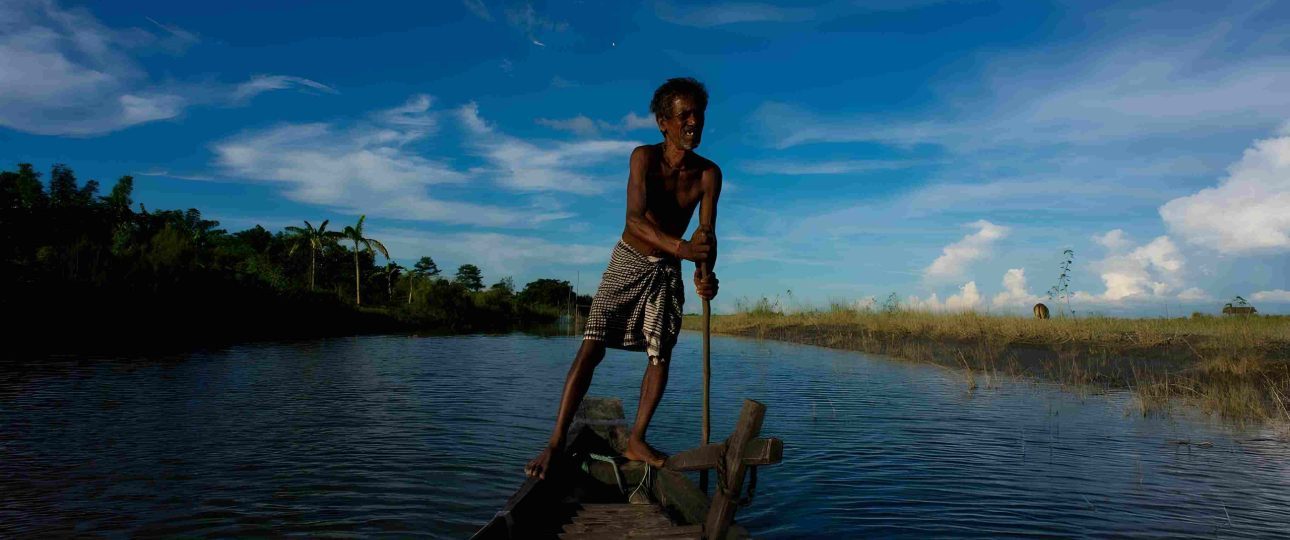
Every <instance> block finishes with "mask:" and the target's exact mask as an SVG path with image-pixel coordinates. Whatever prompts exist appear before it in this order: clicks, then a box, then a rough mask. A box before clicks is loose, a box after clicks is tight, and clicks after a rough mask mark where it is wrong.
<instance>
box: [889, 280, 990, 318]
mask: <svg viewBox="0 0 1290 540" xmlns="http://www.w3.org/2000/svg"><path fill="white" fill-rule="evenodd" d="M905 304H906V307H908V308H910V309H914V310H922V311H971V310H975V309H977V308H978V307H980V306H981V293H980V292H978V291H977V289H976V282H975V281H969V282H967V283H964V284H963V286H961V287H959V292H958V293H957V294H953V295H950V297H949V298H946V299H945V301H944V302H941V300H940V299H939V298H938V297H937V296H936V293H932V294H931V295H930V296H928V297H927V298H919V297H917V296H910V297H909V298H907V299H906V300H905Z"/></svg>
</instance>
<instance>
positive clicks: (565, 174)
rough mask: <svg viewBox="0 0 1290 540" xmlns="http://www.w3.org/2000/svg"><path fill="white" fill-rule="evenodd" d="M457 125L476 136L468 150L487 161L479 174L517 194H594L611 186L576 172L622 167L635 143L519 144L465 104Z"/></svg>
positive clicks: (603, 181)
mask: <svg viewBox="0 0 1290 540" xmlns="http://www.w3.org/2000/svg"><path fill="white" fill-rule="evenodd" d="M457 116H458V118H459V120H460V121H461V123H462V124H463V125H464V126H465V127H466V128H467V129H468V130H470V131H471V132H472V133H474V134H475V135H476V136H475V137H474V139H473V140H472V141H471V146H473V149H474V151H475V152H476V153H478V154H479V155H481V156H482V157H484V159H486V160H488V162H489V166H488V167H486V168H484V169H482V170H481V172H484V173H487V174H490V175H492V176H493V177H494V178H495V180H496V181H497V182H498V183H499V184H500V185H502V186H504V187H507V188H509V189H514V190H518V191H562V192H567V193H574V194H579V195H595V194H599V193H603V192H604V191H606V190H607V189H608V188H609V187H610V186H611V185H613V182H612V181H610V180H607V179H603V178H597V177H594V176H592V175H590V174H588V173H585V172H582V171H581V170H580V169H586V168H587V167H590V166H595V165H599V164H602V163H605V162H607V161H612V160H618V161H620V162H622V163H626V162H627V160H628V158H629V156H630V155H631V152H632V150H633V149H635V148H636V147H637V146H640V144H641V143H640V142H637V141H623V140H607V139H592V140H582V141H576V142H553V143H552V142H534V141H525V140H520V139H518V138H515V137H511V136H509V135H506V134H504V133H500V132H498V131H496V130H494V129H493V128H492V127H491V126H489V125H488V123H487V122H486V121H485V120H484V119H483V118H482V117H481V116H480V115H479V106H478V105H477V104H475V103H473V102H472V103H467V104H466V105H463V106H462V107H461V108H459V109H458V111H457Z"/></svg>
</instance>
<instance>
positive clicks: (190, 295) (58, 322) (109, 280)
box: [0, 163, 572, 352]
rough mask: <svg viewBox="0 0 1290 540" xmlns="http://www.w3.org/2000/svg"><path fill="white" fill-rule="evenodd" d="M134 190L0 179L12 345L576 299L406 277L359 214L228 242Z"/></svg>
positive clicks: (565, 289)
mask: <svg viewBox="0 0 1290 540" xmlns="http://www.w3.org/2000/svg"><path fill="white" fill-rule="evenodd" d="M133 187H134V179H133V178H131V177H130V176H122V177H121V178H119V179H118V180H117V181H116V182H115V183H114V184H113V186H112V188H111V190H109V191H108V192H107V193H106V194H100V185H99V183H98V182H97V181H95V180H89V181H86V182H84V183H83V184H82V183H81V182H79V181H78V180H77V178H76V176H75V174H74V173H73V172H72V170H71V169H70V168H68V167H66V166H64V165H55V166H53V168H52V170H51V171H50V172H49V176H48V181H44V180H43V179H42V175H41V173H39V172H37V171H35V170H34V169H33V168H32V166H31V165H30V164H26V163H23V164H19V165H18V168H17V170H16V171H3V172H0V242H2V245H0V255H2V257H0V258H2V260H0V272H3V274H4V275H5V276H6V281H7V287H6V288H7V289H8V291H7V292H6V293H5V294H4V295H2V296H0V307H3V308H4V309H5V313H7V314H10V315H11V316H14V317H16V318H17V319H18V322H17V323H15V324H14V325H11V328H10V330H11V331H13V332H14V333H13V335H14V336H16V337H17V341H18V343H16V345H17V347H18V348H19V349H29V350H33V351H43V352H52V351H60V350H66V351H90V350H108V349H146V348H151V347H152V346H161V347H174V346H179V347H187V346H191V345H193V344H200V343H206V342H211V343H217V342H235V341H241V340H247V339H261V338H292V337H312V336H321V335H343V334H353V333H360V332H373V331H389V330H398V329H411V328H437V329H446V330H453V331H472V330H492V329H499V328H506V327H514V326H519V325H525V324H532V323H540V322H546V321H550V320H552V319H553V318H554V317H555V316H557V315H558V314H560V313H561V312H562V311H563V310H564V309H566V308H567V306H568V305H569V300H570V298H571V296H572V289H571V288H570V287H569V284H568V282H567V281H557V280H548V279H539V280H536V281H534V282H532V283H529V284H528V285H526V286H525V287H524V289H523V290H521V291H518V292H517V291H516V290H515V286H514V284H513V283H512V281H511V279H510V278H504V279H502V280H500V281H498V282H497V283H495V284H494V285H492V286H491V287H488V288H485V287H484V286H483V276H482V273H481V272H480V270H479V268H478V267H475V266H474V265H469V264H467V265H462V267H461V268H459V269H458V271H457V273H456V276H455V279H453V280H446V279H443V278H442V277H441V275H440V274H441V271H440V269H439V268H438V266H437V265H436V264H435V262H434V260H433V259H431V258H430V257H428V256H426V257H421V258H420V260H419V261H418V262H417V263H416V264H415V265H414V266H413V268H411V269H408V268H404V267H403V266H401V265H399V264H397V263H394V262H392V261H390V260H389V253H388V251H387V250H386V248H385V246H384V245H383V244H381V243H380V241H379V240H377V239H374V238H370V237H367V236H366V233H365V232H364V231H363V222H364V220H365V218H364V217H360V218H359V219H358V221H357V223H356V224H354V225H350V226H345V227H342V228H341V229H340V230H339V231H337V230H330V231H329V230H327V226H328V224H329V223H328V222H327V221H323V222H321V223H320V224H319V225H318V226H317V227H314V225H313V223H311V222H308V221H304V222H302V223H303V224H304V227H288V228H286V229H285V230H283V231H277V232H270V231H268V230H266V229H264V228H263V227H261V226H258V225H257V226H255V227H252V228H250V229H246V230H243V231H238V232H229V231H227V230H225V229H222V228H220V226H219V223H218V222H217V221H213V220H208V219H204V218H203V217H202V215H201V212H200V211H198V210H197V209H193V208H190V209H188V210H149V209H147V208H145V207H144V206H143V205H142V204H139V205H135V204H134V201H133V200H132V198H131V197H132V192H133ZM378 255H379V256H381V257H382V258H383V259H385V260H384V261H378V260H377V257H378ZM360 303H361V308H360V307H359V305H360Z"/></svg>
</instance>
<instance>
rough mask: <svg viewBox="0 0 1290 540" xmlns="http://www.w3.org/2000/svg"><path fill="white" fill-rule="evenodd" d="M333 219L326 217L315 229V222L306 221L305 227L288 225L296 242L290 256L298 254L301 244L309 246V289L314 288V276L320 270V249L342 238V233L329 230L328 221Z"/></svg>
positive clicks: (288, 254) (292, 246)
mask: <svg viewBox="0 0 1290 540" xmlns="http://www.w3.org/2000/svg"><path fill="white" fill-rule="evenodd" d="M328 221H331V220H327V219H324V220H323V222H322V224H320V225H318V228H317V229H315V228H314V226H313V224H311V223H309V222H308V221H306V222H305V228H303V229H301V228H300V227H287V232H289V233H291V234H292V235H293V240H294V241H295V243H294V244H292V245H291V251H290V252H288V253H287V256H288V257H290V256H292V255H295V254H296V249H298V248H300V246H309V290H311V291H312V290H314V278H315V276H316V275H317V272H318V250H320V249H322V248H323V247H324V246H326V245H328V244H331V243H333V242H335V241H336V239H337V238H340V233H338V232H336V231H332V232H327V222H328Z"/></svg>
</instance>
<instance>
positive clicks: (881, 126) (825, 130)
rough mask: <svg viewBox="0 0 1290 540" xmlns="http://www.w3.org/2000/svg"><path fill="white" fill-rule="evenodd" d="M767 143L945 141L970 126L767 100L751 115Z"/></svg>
mask: <svg viewBox="0 0 1290 540" xmlns="http://www.w3.org/2000/svg"><path fill="white" fill-rule="evenodd" d="M750 121H751V122H752V124H753V126H754V129H755V130H756V131H757V133H758V135H759V136H761V137H763V138H764V139H765V140H766V142H767V143H769V144H770V146H772V147H774V148H777V149H781V150H782V149H785V148H790V147H793V146H799V145H803V144H810V143H820V142H835V143H837V142H881V143H887V144H892V145H897V146H912V145H915V144H922V143H945V142H948V141H949V140H952V139H955V138H959V137H965V136H971V135H972V132H973V131H974V130H975V128H974V127H972V126H966V125H964V126H954V125H951V124H946V123H943V122H939V121H938V122H903V121H895V120H893V119H890V118H869V117H863V116H856V115H846V114H836V113H835V114H827V115H825V114H817V113H814V112H812V111H808V110H806V109H803V108H802V107H799V106H797V105H793V104H789V103H780V102H773V101H768V102H766V103H763V104H761V105H760V106H758V107H757V109H756V110H754V111H753V113H752V115H751V116H750Z"/></svg>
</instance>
